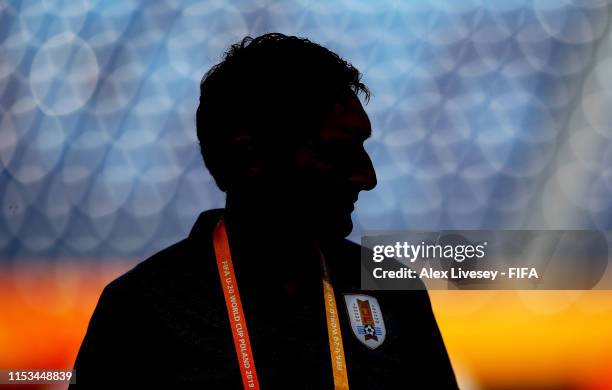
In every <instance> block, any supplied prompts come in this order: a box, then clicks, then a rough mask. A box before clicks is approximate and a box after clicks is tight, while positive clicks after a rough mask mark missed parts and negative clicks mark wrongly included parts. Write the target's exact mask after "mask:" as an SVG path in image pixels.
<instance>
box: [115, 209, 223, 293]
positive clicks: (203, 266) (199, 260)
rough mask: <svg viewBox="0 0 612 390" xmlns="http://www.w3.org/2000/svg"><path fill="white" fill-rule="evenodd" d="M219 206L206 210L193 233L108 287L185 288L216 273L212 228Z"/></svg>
mask: <svg viewBox="0 0 612 390" xmlns="http://www.w3.org/2000/svg"><path fill="white" fill-rule="evenodd" d="M218 215H219V210H210V211H206V212H203V213H202V214H200V216H199V217H198V219H197V221H196V223H195V224H194V226H193V229H192V231H191V233H190V235H189V237H187V238H185V239H183V240H181V241H179V242H177V243H175V244H173V245H171V246H169V247H167V248H165V249H163V250H161V251H159V252H158V253H156V254H154V255H152V256H151V257H149V258H147V259H146V260H144V261H142V262H140V263H139V264H137V265H136V266H135V267H133V268H132V269H130V270H129V271H127V272H126V273H124V274H123V275H121V276H119V277H118V278H116V279H115V280H113V281H112V282H111V283H109V284H108V286H107V287H106V289H108V290H112V291H117V292H123V293H130V292H132V293H133V292H137V291H141V292H153V291H156V290H162V291H163V290H181V289H184V288H189V287H192V285H193V284H202V283H203V282H204V283H205V282H207V281H208V280H209V279H211V278H213V277H216V276H217V275H216V273H215V272H211V271H215V269H214V267H211V265H214V262H213V261H212V258H213V257H214V251H213V245H212V239H211V235H212V229H213V226H214V223H215V221H216V220H217V218H218Z"/></svg>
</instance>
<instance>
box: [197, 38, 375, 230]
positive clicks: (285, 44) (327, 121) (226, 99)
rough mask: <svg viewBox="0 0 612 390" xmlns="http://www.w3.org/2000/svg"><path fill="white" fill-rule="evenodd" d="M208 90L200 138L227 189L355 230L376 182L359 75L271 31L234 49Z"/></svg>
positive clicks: (317, 49)
mask: <svg viewBox="0 0 612 390" xmlns="http://www.w3.org/2000/svg"><path fill="white" fill-rule="evenodd" d="M200 92H201V96H200V106H199V107H198V112H197V131H198V139H199V141H200V147H201V152H202V156H203V158H204V161H205V163H206V166H207V167H208V169H209V171H210V172H211V174H212V176H213V177H214V179H215V181H216V183H217V185H218V186H219V188H221V190H223V191H226V192H227V193H228V195H232V196H234V197H237V196H238V197H239V196H242V197H247V196H249V197H254V198H255V199H258V200H261V201H262V202H266V205H263V204H262V207H267V206H268V205H269V204H273V205H274V207H275V208H276V210H277V211H278V212H280V213H282V214H283V215H286V216H290V217H291V218H293V219H294V220H295V221H299V223H301V224H302V227H305V228H309V229H312V230H313V231H316V232H317V233H318V234H322V235H333V236H339V235H342V236H345V235H347V234H348V233H350V231H351V229H352V223H351V219H350V214H351V212H352V210H353V203H354V202H355V201H356V200H357V195H358V193H359V192H360V191H362V190H370V189H372V188H374V186H375V185H376V175H375V173H374V168H373V167H372V163H371V161H370V158H369V157H368V155H367V153H366V152H365V149H364V148H363V142H364V141H365V140H366V138H367V137H369V135H370V132H371V127H370V121H369V119H368V117H367V114H366V113H365V111H364V110H363V107H362V106H361V103H360V101H359V99H358V95H359V94H363V95H364V96H365V98H366V100H367V99H368V98H369V91H368V89H367V88H366V87H365V85H363V84H362V83H361V82H360V74H359V72H358V71H357V69H355V68H354V67H353V66H352V65H350V64H349V63H347V62H346V61H344V60H343V59H341V58H340V57H339V56H338V55H336V54H335V53H332V52H331V51H329V50H327V49H325V48H324V47H322V46H320V45H317V44H315V43H312V42H310V41H308V40H307V39H303V38H297V37H291V36H285V35H282V34H266V35H262V36H260V37H257V38H254V39H252V38H249V37H247V38H245V39H243V40H242V42H240V43H237V44H235V45H233V46H232V47H231V48H230V50H228V52H227V53H226V54H225V56H224V59H223V61H222V62H221V63H219V64H217V65H215V66H214V67H213V68H212V69H211V70H210V71H209V72H208V73H207V74H206V75H205V76H204V79H203V80H202V84H201V87H200Z"/></svg>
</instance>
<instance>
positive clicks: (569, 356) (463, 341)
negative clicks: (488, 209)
mask: <svg viewBox="0 0 612 390" xmlns="http://www.w3.org/2000/svg"><path fill="white" fill-rule="evenodd" d="M132 265H133V264H132V263H124V262H114V263H101V264H100V263H89V264H87V265H84V264H83V262H76V261H75V262H71V261H64V262H61V263H57V264H56V265H50V264H44V265H33V264H29V265H27V266H20V267H19V268H15V269H13V270H11V271H10V272H9V271H7V270H4V271H3V272H0V297H1V299H0V313H1V315H0V351H2V353H1V354H0V367H2V368H37V367H38V368H69V367H71V366H72V364H73V362H74V359H75V357H76V354H77V351H78V348H79V345H80V343H81V340H82V338H83V336H84V334H85V331H86V329H87V323H88V321H89V318H90V316H91V312H92V310H93V308H94V306H95V304H96V302H97V299H98V297H99V295H100V293H101V291H102V288H103V287H104V286H105V285H106V284H107V283H108V282H109V281H111V280H112V279H114V278H115V277H116V276H118V275H119V274H121V273H123V272H125V271H126V270H127V269H129V268H131V266H132ZM430 295H431V299H432V304H433V307H434V311H435V313H436V318H437V319H438V323H439V325H440V329H441V331H442V334H443V336H444V340H445V342H446V345H447V348H448V351H449V354H450V356H451V360H452V361H453V365H454V366H455V369H456V371H457V375H458V377H459V379H460V381H461V382H464V383H466V385H465V387H464V388H465V389H466V390H469V389H470V388H473V389H483V388H487V387H490V386H493V385H495V386H496V387H523V388H534V387H535V386H565V387H566V388H567V387H571V388H577V389H585V390H602V389H612V374H611V373H612V331H611V328H612V291H573V292H564V291H556V292H551V291H546V292H543V291H542V292H536V291H530V292H525V291H520V292H517V291H469V292H465V291H463V292H458V291H432V292H430ZM468 383H469V384H472V386H470V385H467V384H468ZM41 388H42V387H41Z"/></svg>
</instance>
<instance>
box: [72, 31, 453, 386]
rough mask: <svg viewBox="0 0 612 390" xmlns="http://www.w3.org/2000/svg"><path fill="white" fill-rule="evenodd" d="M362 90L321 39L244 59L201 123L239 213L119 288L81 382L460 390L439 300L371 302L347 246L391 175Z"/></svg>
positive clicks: (90, 337)
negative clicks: (371, 141) (435, 303)
mask: <svg viewBox="0 0 612 390" xmlns="http://www.w3.org/2000/svg"><path fill="white" fill-rule="evenodd" d="M359 94H363V95H364V97H365V99H366V100H367V99H368V97H369V92H368V90H367V88H366V87H365V85H364V84H363V83H361V82H360V74H359V72H358V71H357V69H355V68H354V67H353V66H351V65H350V64H349V63H347V62H346V61H344V60H343V59H341V58H340V57H339V56H337V55H336V54H334V53H332V52H330V51H329V50H327V49H325V48H323V47H321V46H319V45H317V44H314V43H312V42H310V41H308V40H306V39H301V38H297V37H289V36H285V35H282V34H267V35H263V36H260V37H258V38H255V39H251V38H245V39H244V40H243V41H242V42H240V43H238V44H235V45H233V46H232V47H231V49H230V50H229V51H228V52H227V53H226V54H225V57H224V59H223V61H222V62H221V63H219V64H217V65H216V66H214V67H213V68H212V69H211V70H210V71H209V72H208V73H207V74H206V75H205V77H204V79H203V81H202V84H201V96H200V106H199V108H198V112H197V132H198V139H199V141H200V147H201V152H202V156H203V158H204V161H205V163H206V166H207V167H208V169H209V171H210V173H211V174H212V176H213V177H214V179H215V181H216V183H217V185H218V186H219V188H221V190H223V191H224V192H226V194H227V201H226V207H225V209H222V210H211V211H207V212H204V213H202V214H201V215H200V217H199V218H198V220H197V222H196V223H195V226H194V227H193V230H192V231H191V233H190V235H189V237H188V238H186V239H185V240H183V241H181V242H179V243H177V244H175V245H173V246H171V247H169V248H167V249H165V250H164V251H162V252H160V253H158V254H156V255H154V256H153V257H151V258H149V259H148V260H146V261H144V262H142V263H140V264H139V265H138V266H136V267H135V268H134V269H132V270H131V271H129V272H127V273H126V274H125V275H123V276H121V277H119V278H118V279H116V280H115V281H113V282H112V283H110V284H109V285H108V286H107V287H106V288H105V289H104V291H103V293H102V296H101V297H100V301H99V302H98V305H97V307H96V310H95V312H94V314H93V316H92V318H91V322H90V324H89V328H88V330H87V335H86V336H85V339H84V340H83V344H82V346H81V349H80V351H79V355H78V358H77V361H76V367H75V368H76V370H77V374H76V378H77V379H76V380H77V384H79V385H85V384H91V385H102V384H104V385H106V386H113V385H115V386H120V385H126V384H132V385H134V386H138V387H143V388H144V387H145V386H153V385H161V384H163V385H167V386H172V387H170V388H178V387H189V388H195V387H196V386H200V388H211V389H241V388H243V387H244V388H255V389H256V388H259V386H260V387H261V388H262V389H333V388H337V389H341V388H348V387H347V384H348V386H350V388H351V389H408V388H414V389H424V388H431V389H446V388H456V387H457V385H456V382H455V378H454V375H453V371H452V368H451V365H450V363H449V359H448V356H447V353H446V350H445V347H444V344H443V341H442V338H441V336H440V333H439V330H438V327H437V324H436V322H435V319H434V317H433V314H432V311H431V306H430V302H429V298H428V296H427V293H426V292H425V291H406V292H382V291H381V292H377V291H361V290H360V287H359V282H360V280H359V277H360V273H359V272H360V260H359V257H360V251H361V247H360V246H359V245H357V244H354V243H352V242H350V241H348V240H346V239H345V238H344V237H346V236H347V235H348V234H349V233H350V232H351V230H352V222H351V212H352V210H353V204H354V203H355V201H356V200H357V196H358V194H359V192H360V191H367V190H371V189H372V188H374V187H375V185H376V175H375V173H374V169H373V167H372V163H371V161H370V158H369V156H368V154H367V153H366V151H365V149H364V146H363V144H364V141H365V140H366V139H367V138H368V137H369V136H370V132H371V127H370V121H369V119H368V116H367V115H366V113H365V111H364V110H363V108H362V105H361V103H360V100H359V99H358V95H359ZM347 382H348V383H347Z"/></svg>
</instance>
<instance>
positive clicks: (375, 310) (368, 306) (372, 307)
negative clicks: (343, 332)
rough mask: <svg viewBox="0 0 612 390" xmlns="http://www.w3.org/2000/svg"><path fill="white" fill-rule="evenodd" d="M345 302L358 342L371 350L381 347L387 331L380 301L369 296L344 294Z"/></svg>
mask: <svg viewBox="0 0 612 390" xmlns="http://www.w3.org/2000/svg"><path fill="white" fill-rule="evenodd" d="M344 301H345V302H346V309H347V310H348V316H349V319H350V320H351V329H352V330H353V334H354V335H355V337H357V340H359V341H361V342H362V343H363V344H364V345H365V346H366V347H368V348H370V349H374V348H378V347H380V345H381V344H382V343H383V341H385V336H386V335H387V329H386V328H385V321H384V320H383V316H382V312H381V310H380V305H379V304H378V300H377V299H376V298H374V297H372V296H369V295H361V294H344Z"/></svg>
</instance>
